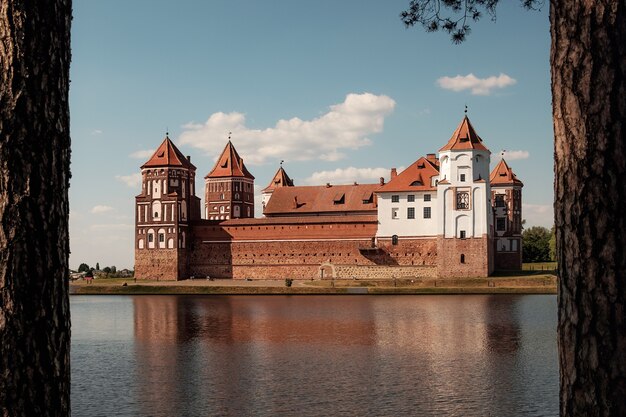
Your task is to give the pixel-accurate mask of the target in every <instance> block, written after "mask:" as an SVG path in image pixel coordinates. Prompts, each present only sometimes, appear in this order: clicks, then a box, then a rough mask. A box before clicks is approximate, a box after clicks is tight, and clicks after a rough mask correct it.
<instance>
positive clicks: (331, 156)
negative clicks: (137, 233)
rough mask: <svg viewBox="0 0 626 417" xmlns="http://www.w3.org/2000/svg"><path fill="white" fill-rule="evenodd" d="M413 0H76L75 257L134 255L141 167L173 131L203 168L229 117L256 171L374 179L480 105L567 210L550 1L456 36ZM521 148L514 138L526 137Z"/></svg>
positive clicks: (473, 115) (127, 261) (123, 261)
mask: <svg viewBox="0 0 626 417" xmlns="http://www.w3.org/2000/svg"><path fill="white" fill-rule="evenodd" d="M408 1H409V0H393V1H380V0H377V1H373V0H371V1H363V0H361V1H357V0H342V1H337V0H332V1H331V0H319V1H316V2H305V1H300V0H274V1H263V2H261V1H258V0H256V1H254V0H236V1H235V0H229V1H227V0H223V1H221V0H220V1H215V0H206V1H199V0H196V1H192V0H181V1H177V2H172V1H163V0H132V1H119V0H109V1H106V2H103V1H100V0H77V1H75V2H74V20H73V28H72V50H73V55H72V67H71V80H72V82H71V91H70V107H71V130H72V175H73V176H72V182H71V188H70V208H71V214H70V237H71V241H70V248H71V252H72V253H71V256H70V267H72V268H77V267H78V265H79V264H80V263H81V262H86V263H88V264H89V265H95V263H96V262H99V263H100V266H101V267H104V266H105V265H116V266H117V267H118V269H119V268H124V267H127V268H132V267H133V258H134V250H133V236H134V234H133V233H134V232H133V224H134V196H135V195H137V194H138V193H139V191H140V186H139V183H138V182H137V180H138V174H139V172H140V171H139V166H140V165H141V164H143V163H144V162H145V161H146V160H147V159H148V157H149V154H150V151H153V150H154V149H155V148H156V147H157V146H158V145H159V144H160V143H161V141H162V140H163V137H164V136H165V132H166V129H169V133H170V138H172V140H174V142H175V143H176V144H177V145H179V148H180V149H181V151H182V152H183V153H185V154H186V155H191V156H192V161H193V163H194V164H195V165H196V166H197V167H198V172H197V177H198V178H199V180H198V184H197V187H196V189H197V190H198V191H199V195H200V197H203V196H202V192H201V190H203V188H204V185H203V180H202V178H203V177H204V175H206V173H207V172H208V171H209V170H210V169H211V168H212V167H213V163H214V160H215V158H216V156H217V154H219V152H220V151H221V150H222V148H223V147H224V145H225V143H226V141H227V137H228V132H229V131H232V132H233V137H232V141H233V144H234V145H235V147H236V148H237V149H238V151H239V153H240V154H241V156H242V157H243V158H244V161H245V162H246V165H247V166H248V168H249V170H250V171H251V172H252V173H253V175H254V176H255V177H256V185H257V188H259V189H260V188H263V187H265V186H266V185H267V183H269V181H270V179H271V177H272V176H273V174H274V173H275V171H276V169H277V168H278V164H279V162H280V160H285V163H284V167H285V169H286V170H287V172H288V173H289V175H290V176H292V177H293V178H294V180H295V182H296V184H297V185H304V184H315V183H326V182H332V183H336V184H339V183H342V182H344V183H346V182H347V183H351V182H352V181H355V180H356V181H359V182H362V183H364V182H373V181H376V178H378V177H379V176H381V174H384V175H385V176H386V177H388V171H389V169H390V168H392V167H398V168H401V167H406V166H408V165H410V164H411V163H412V162H413V161H415V160H416V159H417V158H419V157H420V156H422V155H424V154H426V153H428V152H436V151H437V150H438V149H439V148H440V147H441V146H443V144H445V142H446V141H447V140H448V139H449V138H450V135H451V134H452V132H453V131H454V129H455V128H456V126H457V125H458V123H459V122H460V120H461V119H462V117H463V109H464V106H465V105H466V104H467V106H468V107H469V111H468V115H469V117H470V119H471V121H472V123H473V125H474V127H475V128H476V130H477V131H478V134H479V135H480V136H481V137H482V138H483V140H484V142H485V144H486V146H487V147H488V148H489V149H490V150H491V151H492V167H493V166H494V165H495V163H497V162H498V161H499V159H500V151H501V150H507V151H510V154H509V155H508V156H506V159H507V161H508V162H509V165H511V166H512V168H513V170H514V171H515V172H516V174H517V176H518V177H519V178H520V179H521V180H522V181H523V182H524V184H525V187H524V194H523V199H524V208H523V209H524V212H523V217H524V218H525V219H526V220H527V225H528V226H532V225H542V226H547V227H549V226H551V225H552V199H553V191H552V187H553V171H552V165H553V163H552V155H553V145H552V143H553V142H552V118H551V104H550V72H549V49H550V34H549V23H548V7H547V6H546V7H545V8H544V10H542V11H540V12H528V11H525V10H523V9H522V7H521V5H520V3H521V2H515V1H513V2H502V5H501V6H500V7H499V9H498V15H497V20H496V22H492V21H491V20H490V19H489V18H488V17H486V18H484V19H483V20H482V21H480V22H479V23H478V24H474V25H473V30H472V33H471V35H470V36H469V38H468V40H467V41H466V42H465V43H464V44H462V45H453V44H452V43H451V42H450V40H449V37H448V35H446V34H444V33H426V32H424V31H423V30H422V29H421V28H420V27H416V28H412V29H405V28H404V26H403V25H402V23H401V21H400V19H399V13H400V12H401V11H402V10H403V9H404V8H406V6H407V4H408ZM514 151H515V152H514Z"/></svg>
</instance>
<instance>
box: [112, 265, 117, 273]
mask: <svg viewBox="0 0 626 417" xmlns="http://www.w3.org/2000/svg"><path fill="white" fill-rule="evenodd" d="M116 272H117V268H116V267H115V265H111V273H113V274H115V273H116Z"/></svg>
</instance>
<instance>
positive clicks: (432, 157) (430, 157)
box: [426, 153, 437, 163]
mask: <svg viewBox="0 0 626 417" xmlns="http://www.w3.org/2000/svg"><path fill="white" fill-rule="evenodd" d="M426 159H428V160H429V161H430V162H433V163H436V162H437V155H435V154H434V153H427V154H426Z"/></svg>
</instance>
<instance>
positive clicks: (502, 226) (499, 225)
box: [496, 217, 506, 232]
mask: <svg viewBox="0 0 626 417" xmlns="http://www.w3.org/2000/svg"><path fill="white" fill-rule="evenodd" d="M496 230H497V231H498V232H503V231H505V230H506V218H505V217H498V218H497V219H496Z"/></svg>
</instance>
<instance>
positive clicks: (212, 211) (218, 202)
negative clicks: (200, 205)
mask: <svg viewBox="0 0 626 417" xmlns="http://www.w3.org/2000/svg"><path fill="white" fill-rule="evenodd" d="M204 180H205V191H204V193H205V194H204V195H205V200H204V210H205V217H206V218H207V219H208V220H228V219H231V218H232V219H237V218H250V217H254V176H253V175H252V174H250V172H249V171H248V170H247V169H246V166H245V165H244V163H243V159H242V158H241V157H240V156H239V154H238V153H237V150H236V149H235V147H234V146H233V144H232V143H231V141H230V140H229V141H228V143H227V144H226V147H225V148H224V150H223V151H222V154H221V155H220V157H219V158H218V159H217V162H216V163H215V166H214V167H213V169H212V170H211V172H209V173H208V174H207V175H206V176H205V177H204Z"/></svg>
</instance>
